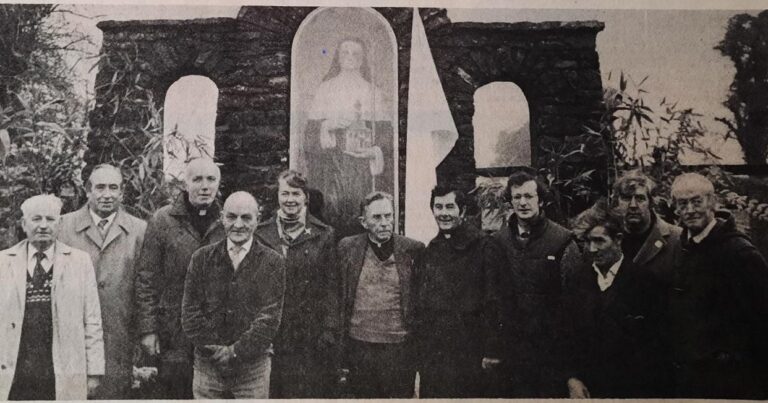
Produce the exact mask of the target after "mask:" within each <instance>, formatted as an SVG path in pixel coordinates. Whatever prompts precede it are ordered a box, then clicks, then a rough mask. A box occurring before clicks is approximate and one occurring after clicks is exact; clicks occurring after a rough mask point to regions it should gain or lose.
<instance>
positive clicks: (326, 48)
mask: <svg viewBox="0 0 768 403" xmlns="http://www.w3.org/2000/svg"><path fill="white" fill-rule="evenodd" d="M291 52H292V53H291V115H290V116H291V122H290V166H291V168H293V169H296V170H298V171H300V172H303V173H304V174H305V175H306V176H307V178H308V180H309V185H310V186H311V187H313V188H315V189H317V190H319V191H320V192H321V193H322V194H323V198H324V202H325V205H324V207H323V210H322V211H323V214H322V215H323V219H324V220H326V222H328V223H329V224H331V225H332V226H334V227H335V228H336V229H337V231H338V232H339V234H340V235H349V234H352V233H355V232H360V230H361V229H362V228H361V227H360V225H359V222H358V220H357V216H358V215H359V204H360V201H361V200H362V198H363V197H364V196H365V195H366V194H367V193H370V192H371V191H374V190H377V191H384V192H387V193H390V194H392V195H393V196H394V201H395V215H394V216H395V217H398V214H397V210H398V197H397V189H398V175H397V166H398V164H397V161H398V157H399V156H398V147H397V138H398V124H397V122H398V118H397V102H398V97H397V82H398V78H397V42H396V39H395V34H394V32H393V31H392V28H391V27H390V25H389V23H388V22H387V21H386V20H385V19H384V17H383V16H381V15H380V14H379V13H378V12H376V11H375V10H373V9H370V8H359V7H333V8H320V9H317V10H315V11H313V12H312V13H310V14H309V15H308V16H307V17H306V18H305V20H304V21H303V22H302V24H301V26H300V27H299V29H298V30H297V32H296V35H295V37H294V41H293V47H292V51H291ZM396 228H397V224H396Z"/></svg>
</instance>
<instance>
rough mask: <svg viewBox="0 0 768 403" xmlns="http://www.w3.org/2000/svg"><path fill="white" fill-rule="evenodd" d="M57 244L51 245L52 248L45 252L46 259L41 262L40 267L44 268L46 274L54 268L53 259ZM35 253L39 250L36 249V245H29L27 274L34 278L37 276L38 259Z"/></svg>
mask: <svg viewBox="0 0 768 403" xmlns="http://www.w3.org/2000/svg"><path fill="white" fill-rule="evenodd" d="M54 247H55V244H51V246H50V247H49V248H48V249H46V250H44V251H43V254H44V255H45V257H44V258H43V259H42V260H41V261H40V265H41V266H43V270H45V272H46V273H48V272H50V271H51V267H52V266H53V257H54V256H55V254H54V252H55V250H54ZM35 253H37V248H35V246H34V245H32V244H28V245H27V273H29V275H30V276H32V277H34V275H35V266H36V265H37V258H36V257H35Z"/></svg>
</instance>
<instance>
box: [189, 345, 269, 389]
mask: <svg viewBox="0 0 768 403" xmlns="http://www.w3.org/2000/svg"><path fill="white" fill-rule="evenodd" d="M271 368H272V359H271V357H270V356H269V354H268V353H265V354H264V355H263V356H261V357H258V358H256V359H252V360H249V362H237V363H235V364H233V365H232V366H231V367H230V368H228V369H227V370H224V371H222V370H221V369H220V368H219V367H217V366H216V364H214V363H213V362H211V361H210V359H209V358H206V357H202V356H201V355H200V354H199V353H198V352H197V351H195V375H194V380H193V381H192V394H193V395H194V396H195V399H227V398H235V399H268V398H269V374H270V372H271Z"/></svg>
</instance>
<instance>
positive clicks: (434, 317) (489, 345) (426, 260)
mask: <svg viewBox="0 0 768 403" xmlns="http://www.w3.org/2000/svg"><path fill="white" fill-rule="evenodd" d="M430 207H431V208H432V214H433V215H434V217H435V221H436V222H437V225H438V227H439V232H438V234H437V236H436V237H435V238H434V239H433V240H432V241H431V242H430V243H429V245H428V246H427V249H426V250H425V252H424V256H423V259H422V262H421V269H420V270H419V279H418V295H417V299H416V316H417V324H416V334H417V338H418V344H419V354H420V356H421V357H422V359H421V360H420V363H421V365H420V366H419V376H420V378H419V379H420V383H419V385H420V386H419V396H420V397H424V398H463V397H482V396H484V390H483V389H484V388H483V373H482V370H481V369H482V367H486V368H489V367H491V366H493V365H494V364H497V363H498V362H499V351H498V335H497V333H498V331H499V324H498V314H497V301H496V292H495V286H496V281H497V277H496V264H495V262H488V261H487V257H488V253H486V252H487V248H488V242H489V241H490V239H489V237H487V236H486V235H485V234H484V233H483V232H482V231H480V230H479V229H477V228H476V227H475V226H473V225H472V224H470V223H468V222H466V221H465V220H464V215H465V213H466V211H467V197H466V195H465V194H464V193H463V192H462V191H460V190H456V189H451V188H447V187H436V188H434V189H433V190H432V195H431V198H430Z"/></svg>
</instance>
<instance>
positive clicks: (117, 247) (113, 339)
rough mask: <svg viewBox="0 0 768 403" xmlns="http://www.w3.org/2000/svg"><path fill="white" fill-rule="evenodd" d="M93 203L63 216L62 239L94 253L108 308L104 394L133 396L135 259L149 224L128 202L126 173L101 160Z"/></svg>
mask: <svg viewBox="0 0 768 403" xmlns="http://www.w3.org/2000/svg"><path fill="white" fill-rule="evenodd" d="M85 191H86V194H87V196H88V203H87V204H86V205H85V206H83V207H82V208H81V209H79V210H77V211H75V212H72V213H69V214H66V215H64V216H63V217H62V223H61V230H60V232H59V240H60V241H62V242H64V243H66V244H67V245H71V246H72V247H75V248H77V249H80V250H83V251H85V252H87V253H88V255H90V257H91V260H92V261H93V265H94V267H95V269H96V282H97V285H98V288H99V301H100V302H101V311H102V313H103V327H104V359H105V363H106V373H105V375H104V379H103V381H102V384H101V387H100V388H99V390H98V393H97V396H98V398H100V399H125V398H128V397H129V395H128V394H129V392H130V386H131V374H132V368H133V363H132V358H133V357H132V356H133V354H132V353H133V348H132V346H133V343H134V341H135V337H136V335H135V334H134V331H133V329H134V327H133V309H134V303H133V295H134V291H133V284H134V277H135V274H136V270H135V263H136V258H137V255H138V252H139V250H140V249H141V243H142V241H143V240H144V231H145V230H146V228H147V224H146V223H145V222H144V221H142V220H140V219H138V218H136V217H134V216H132V215H130V214H128V213H127V212H126V211H125V210H124V209H123V208H122V207H121V202H122V199H123V176H122V174H121V173H120V170H119V169H118V168H116V167H114V166H112V165H109V164H102V165H98V166H96V167H94V168H93V170H92V171H91V174H90V176H89V177H88V180H87V181H86V182H85Z"/></svg>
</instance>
